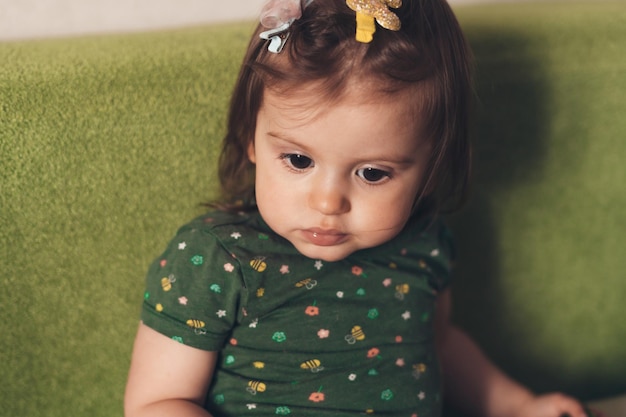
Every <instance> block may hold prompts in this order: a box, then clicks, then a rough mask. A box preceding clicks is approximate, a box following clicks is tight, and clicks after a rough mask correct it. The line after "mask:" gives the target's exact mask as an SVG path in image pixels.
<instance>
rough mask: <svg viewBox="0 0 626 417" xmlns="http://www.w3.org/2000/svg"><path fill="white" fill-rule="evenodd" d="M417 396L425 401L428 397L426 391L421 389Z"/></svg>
mask: <svg viewBox="0 0 626 417" xmlns="http://www.w3.org/2000/svg"><path fill="white" fill-rule="evenodd" d="M417 398H419V399H420V401H424V399H425V398H426V393H425V392H424V391H420V393H419V394H418V395H417Z"/></svg>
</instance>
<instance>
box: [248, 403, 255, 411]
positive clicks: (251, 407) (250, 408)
mask: <svg viewBox="0 0 626 417" xmlns="http://www.w3.org/2000/svg"><path fill="white" fill-rule="evenodd" d="M246 407H248V410H256V404H246Z"/></svg>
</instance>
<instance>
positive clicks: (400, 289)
mask: <svg viewBox="0 0 626 417" xmlns="http://www.w3.org/2000/svg"><path fill="white" fill-rule="evenodd" d="M409 288H410V287H409V284H399V285H396V298H397V299H398V300H404V296H405V295H406V294H408V293H409Z"/></svg>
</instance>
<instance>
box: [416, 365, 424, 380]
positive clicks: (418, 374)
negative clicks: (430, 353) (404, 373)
mask: <svg viewBox="0 0 626 417" xmlns="http://www.w3.org/2000/svg"><path fill="white" fill-rule="evenodd" d="M424 372H426V365H425V364H423V363H418V364H416V365H413V377H414V378H415V379H420V377H421V376H422V374H423V373H424Z"/></svg>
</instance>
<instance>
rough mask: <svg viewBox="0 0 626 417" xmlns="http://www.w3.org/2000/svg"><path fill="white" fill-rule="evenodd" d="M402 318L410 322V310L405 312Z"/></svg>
mask: <svg viewBox="0 0 626 417" xmlns="http://www.w3.org/2000/svg"><path fill="white" fill-rule="evenodd" d="M402 318H403V319H404V320H408V319H410V318H411V312H410V311H409V310H407V311H405V312H404V313H403V314H402Z"/></svg>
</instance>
